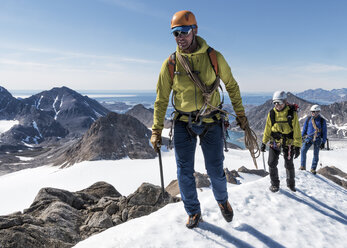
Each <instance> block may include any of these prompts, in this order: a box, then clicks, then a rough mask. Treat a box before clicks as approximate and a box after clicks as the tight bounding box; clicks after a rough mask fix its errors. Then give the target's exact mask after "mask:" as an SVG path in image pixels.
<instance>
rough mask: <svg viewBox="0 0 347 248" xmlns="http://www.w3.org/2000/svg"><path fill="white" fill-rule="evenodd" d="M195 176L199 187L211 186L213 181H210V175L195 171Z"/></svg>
mask: <svg viewBox="0 0 347 248" xmlns="http://www.w3.org/2000/svg"><path fill="white" fill-rule="evenodd" d="M194 177H195V184H196V187H197V188H204V187H206V188H208V187H210V185H211V183H210V180H209V177H208V175H206V174H201V173H199V172H194Z"/></svg>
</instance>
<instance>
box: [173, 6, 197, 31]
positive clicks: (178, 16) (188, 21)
mask: <svg viewBox="0 0 347 248" xmlns="http://www.w3.org/2000/svg"><path fill="white" fill-rule="evenodd" d="M180 26H193V27H194V26H195V27H194V28H197V27H198V24H197V23H196V19H195V16H194V14H193V13H192V12H190V11H189V10H181V11H178V12H176V13H175V14H174V15H173V17H172V19H171V29H173V28H175V27H180Z"/></svg>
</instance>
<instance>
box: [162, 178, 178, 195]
mask: <svg viewBox="0 0 347 248" xmlns="http://www.w3.org/2000/svg"><path fill="white" fill-rule="evenodd" d="M165 190H166V191H167V192H168V193H169V194H170V195H171V196H176V195H178V194H179V193H180V188H179V186H178V181H177V179H175V180H172V181H171V182H170V183H169V185H168V186H166V188H165Z"/></svg>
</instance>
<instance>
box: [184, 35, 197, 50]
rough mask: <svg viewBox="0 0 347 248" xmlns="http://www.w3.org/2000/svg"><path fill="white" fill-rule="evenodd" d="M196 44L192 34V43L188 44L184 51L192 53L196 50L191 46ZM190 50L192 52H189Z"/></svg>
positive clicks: (194, 36)
mask: <svg viewBox="0 0 347 248" xmlns="http://www.w3.org/2000/svg"><path fill="white" fill-rule="evenodd" d="M194 44H196V35H195V34H194V32H193V39H192V42H191V43H190V45H189V47H188V48H187V49H185V50H187V51H190V52H193V49H194V50H195V49H196V48H194V47H193V45H194ZM191 50H192V51H191Z"/></svg>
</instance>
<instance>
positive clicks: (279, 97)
mask: <svg viewBox="0 0 347 248" xmlns="http://www.w3.org/2000/svg"><path fill="white" fill-rule="evenodd" d="M276 100H280V101H282V102H283V101H285V100H287V93H285V92H284V91H276V92H275V93H274V94H273V96H272V101H273V102H275V101H276Z"/></svg>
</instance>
